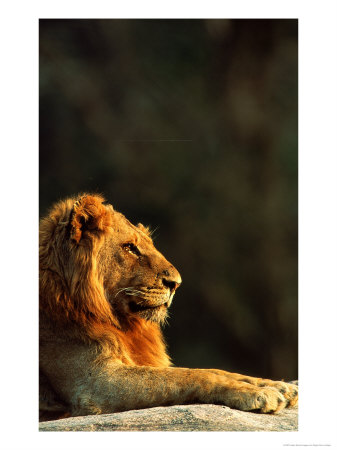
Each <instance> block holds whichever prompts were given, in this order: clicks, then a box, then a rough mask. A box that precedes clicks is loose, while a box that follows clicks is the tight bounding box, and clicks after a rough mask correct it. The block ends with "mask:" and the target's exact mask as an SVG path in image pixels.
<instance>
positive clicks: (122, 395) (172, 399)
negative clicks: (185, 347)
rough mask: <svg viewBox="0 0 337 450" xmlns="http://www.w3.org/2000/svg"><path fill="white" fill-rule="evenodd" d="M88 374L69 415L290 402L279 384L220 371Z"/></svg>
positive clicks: (129, 369) (118, 369)
mask: <svg viewBox="0 0 337 450" xmlns="http://www.w3.org/2000/svg"><path fill="white" fill-rule="evenodd" d="M105 369H107V368H105ZM92 375H93V376H92V377H91V381H90V384H89V385H88V384H87V383H85V384H83V385H82V386H81V388H80V389H79V390H77V394H76V396H75V397H74V398H73V399H72V402H71V403H72V405H73V411H72V413H73V415H83V414H100V413H109V412H118V411H124V410H130V409H141V408H149V407H154V406H166V405H177V404H187V403H215V404H223V405H226V406H229V407H231V408H235V409H240V410H244V411H251V410H260V411H261V412H277V411H279V410H280V409H282V408H284V407H286V406H287V405H288V404H289V400H287V399H286V398H285V396H284V394H283V393H282V392H281V391H282V386H280V387H278V386H275V385H273V386H261V387H260V386H257V385H254V384H252V383H247V382H245V381H240V380H236V379H235V378H233V377H229V376H227V375H225V374H223V373H221V371H220V373H216V372H214V371H212V370H203V369H184V368H176V367H173V368H165V369H160V368H152V367H138V366H123V365H119V366H116V365H114V366H110V367H109V370H104V371H101V372H100V373H97V374H95V375H94V374H92ZM296 395H297V394H296V393H295V392H294V393H293V396H294V397H295V396H296Z"/></svg>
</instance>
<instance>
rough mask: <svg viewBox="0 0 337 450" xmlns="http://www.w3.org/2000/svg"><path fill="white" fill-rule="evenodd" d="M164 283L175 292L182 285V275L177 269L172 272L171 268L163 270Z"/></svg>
mask: <svg viewBox="0 0 337 450" xmlns="http://www.w3.org/2000/svg"><path fill="white" fill-rule="evenodd" d="M162 275H163V277H162V282H163V285H164V286H166V287H167V288H169V289H170V291H171V292H174V291H175V290H176V289H177V288H178V287H179V286H180V285H181V277H180V275H179V273H178V271H177V270H174V271H172V272H170V271H169V270H163V272H162Z"/></svg>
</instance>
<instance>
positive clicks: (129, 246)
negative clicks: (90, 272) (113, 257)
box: [123, 243, 141, 256]
mask: <svg viewBox="0 0 337 450" xmlns="http://www.w3.org/2000/svg"><path fill="white" fill-rule="evenodd" d="M123 249H124V250H125V251H126V252H129V253H133V254H134V255H136V256H140V255H141V253H140V251H139V249H138V247H136V246H135V245H134V244H131V243H129V244H124V245H123Z"/></svg>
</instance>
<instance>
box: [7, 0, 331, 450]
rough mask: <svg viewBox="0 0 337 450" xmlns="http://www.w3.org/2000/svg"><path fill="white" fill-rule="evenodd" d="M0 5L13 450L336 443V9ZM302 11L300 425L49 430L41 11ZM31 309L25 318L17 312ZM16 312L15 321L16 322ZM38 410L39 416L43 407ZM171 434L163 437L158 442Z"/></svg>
mask: <svg viewBox="0 0 337 450" xmlns="http://www.w3.org/2000/svg"><path fill="white" fill-rule="evenodd" d="M4 3H5V2H3V3H2V6H1V16H0V17H1V19H2V20H1V22H2V26H1V40H0V45H1V53H0V55H1V71H0V73H1V84H0V85H1V124H2V131H1V136H0V139H1V147H0V148H1V161H2V164H1V166H2V177H1V188H2V189H1V192H2V198H1V203H0V204H1V221H0V222H1V237H2V249H4V250H5V251H4V252H2V261H3V264H2V266H1V267H2V269H1V274H2V275H3V278H4V280H3V282H2V287H3V295H2V296H1V297H2V299H1V300H2V301H1V318H2V327H1V334H2V336H1V338H2V343H3V346H2V347H3V350H2V371H1V384H0V386H1V388H2V394H3V395H2V396H1V400H2V408H1V409H2V420H1V424H2V436H1V442H4V443H5V445H2V447H3V448H6V449H8V450H10V449H21V448H22V449H25V450H26V449H34V450H38V449H46V448H48V449H49V450H54V449H55V450H56V449H57V450H59V449H60V448H62V449H68V448H69V449H70V448H71V449H72V450H75V449H77V448H78V449H83V450H85V449H89V448H90V449H92V448H93V447H97V448H105V449H110V448H111V449H112V448H116V446H117V445H120V446H123V448H126V449H128V448H130V447H131V446H133V445H136V446H137V447H138V448H141V449H142V448H146V449H152V448H157V447H158V445H160V448H161V449H165V448H168V447H172V446H176V447H177V448H182V447H183V446H186V448H190V447H192V446H193V447H197V448H205V447H206V448H209V447H210V446H211V445H212V444H213V445H217V446H220V448H222V447H223V448H228V449H230V450H235V449H253V448H258V449H274V448H275V449H277V448H282V447H284V444H292V445H296V446H301V445H306V446H307V445H315V446H318V445H324V444H330V445H331V447H330V448H336V437H335V436H336V433H335V427H336V423H337V420H336V410H335V407H334V404H335V402H336V400H337V398H336V397H337V396H336V387H335V386H336V381H335V378H336V372H337V370H336V342H337V339H336V337H337V336H336V298H337V295H336V294H337V291H336V275H337V265H336V250H337V243H336V230H337V215H336V205H337V199H336V192H337V184H336V179H337V176H336V167H337V160H336V149H337V140H336V123H337V114H336V112H337V111H336V104H337V91H336V80H337V65H336V55H337V48H336V47H337V45H336V43H337V33H336V30H337V24H336V18H337V9H336V2H335V0H320V1H319V2H318V1H312V0H307V1H302V2H301V1H296V0H291V1H290V0H283V1H277V2H276V1H271V0H268V1H267V0H266V1H252V0H245V1H244V0H236V1H221V0H218V1H210V0H208V1H207V2H200V1H193V2H187V1H182V0H180V1H173V0H171V1H170V2H165V4H162V3H163V2H158V1H157V2H154V1H151V2H150V1H140V0H139V1H134V2H130V1H124V2H123V4H121V3H122V2H113V1H97V0H96V1H94V2H93V1H88V0H82V1H75V0H73V1H71V0H58V1H57V2H56V1H54V2H52V1H46V0H43V1H42V0H41V1H35V2H34V1H24V0H22V1H12V2H6V4H5V5H4ZM164 17H167V18H206V17H209V18H216V17H219V18H299V31H300V84H299V101H300V127H299V143H300V152H299V155H300V172H299V173H300V177H299V182H300V185H299V195H300V208H299V226H300V237H299V252H300V253H299V256H300V271H299V293H300V431H299V432H297V433H296V432H295V433H294V432H292V433H270V432H265V433H239V432H235V433H165V434H162V433H159V434H158V433H113V434H111V433H38V431H37V430H38V427H37V400H36V399H37V369H36V367H37V362H36V357H37V317H36V313H37V310H36V299H37V226H38V222H37V221H38V208H37V206H38V150H37V149H38V137H37V130H38V18H164ZM18 314H20V315H19V316H17V315H18ZM14 317H15V319H14ZM32 409H33V413H32ZM159 439H160V442H159Z"/></svg>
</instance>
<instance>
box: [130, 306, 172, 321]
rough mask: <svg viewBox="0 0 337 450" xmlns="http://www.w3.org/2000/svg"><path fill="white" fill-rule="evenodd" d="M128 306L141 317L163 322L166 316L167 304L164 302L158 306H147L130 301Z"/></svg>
mask: <svg viewBox="0 0 337 450" xmlns="http://www.w3.org/2000/svg"><path fill="white" fill-rule="evenodd" d="M129 308H130V311H131V313H132V314H135V315H137V316H138V317H141V318H142V319H145V320H150V321H151V322H158V323H160V322H164V321H165V319H166V317H167V309H168V304H167V303H164V304H161V305H158V306H148V305H142V304H139V303H136V302H130V304H129Z"/></svg>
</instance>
